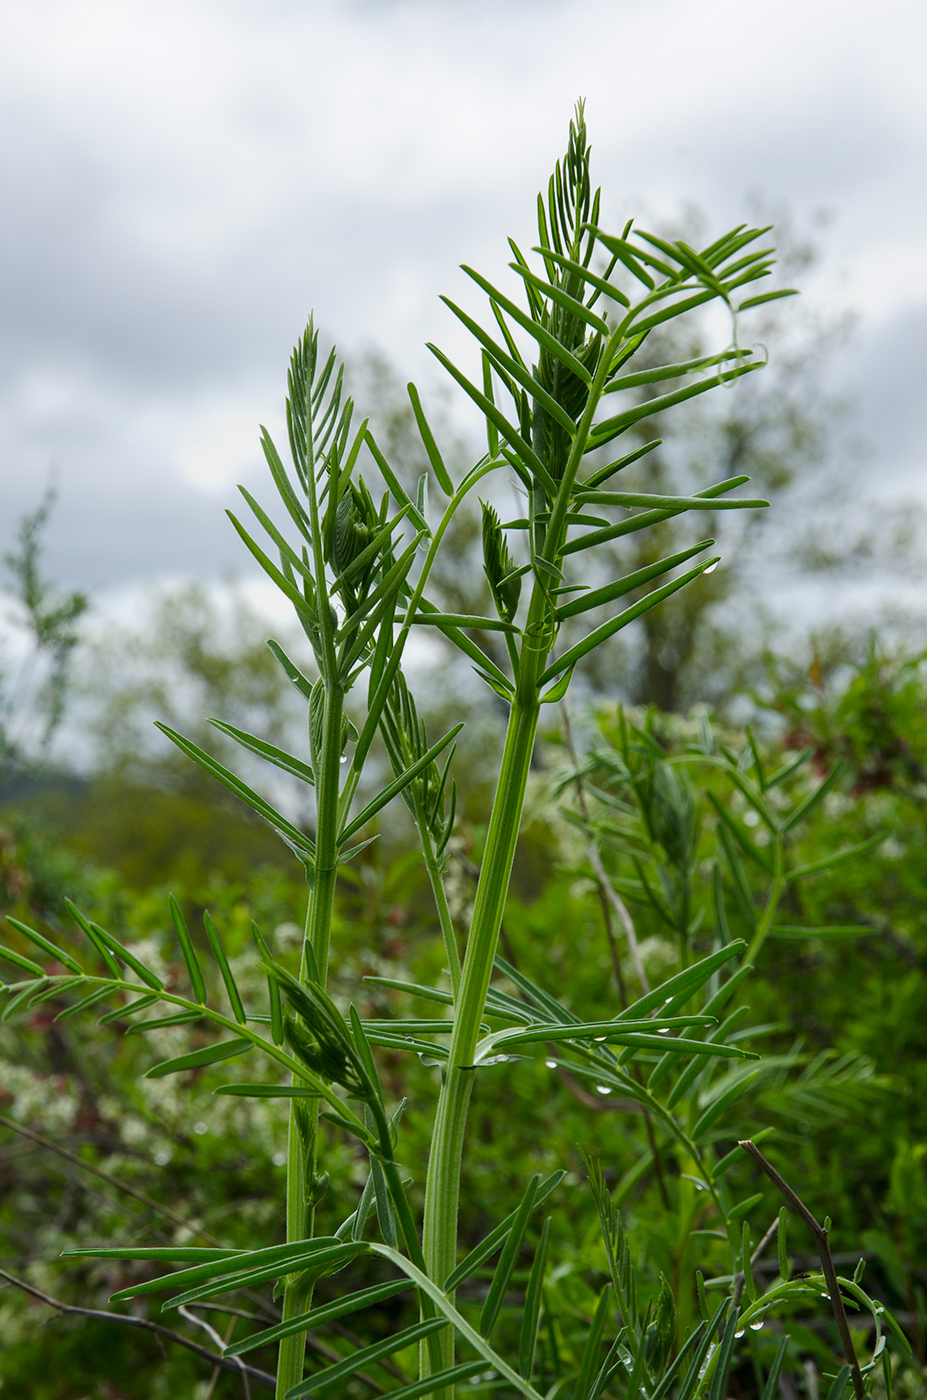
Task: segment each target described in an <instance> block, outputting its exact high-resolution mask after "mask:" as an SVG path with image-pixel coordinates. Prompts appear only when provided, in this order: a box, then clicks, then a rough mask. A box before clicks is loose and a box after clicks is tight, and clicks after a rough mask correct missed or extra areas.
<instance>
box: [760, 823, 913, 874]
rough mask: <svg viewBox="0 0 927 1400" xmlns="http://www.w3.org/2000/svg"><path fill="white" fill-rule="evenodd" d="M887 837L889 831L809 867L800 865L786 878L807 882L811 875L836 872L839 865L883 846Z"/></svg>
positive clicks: (837, 852)
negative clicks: (825, 871)
mask: <svg viewBox="0 0 927 1400" xmlns="http://www.w3.org/2000/svg"><path fill="white" fill-rule="evenodd" d="M887 837H888V832H887V831H883V832H880V833H879V835H878V836H870V837H869V839H868V841H860V843H859V845H858V846H849V847H848V848H847V849H846V850H845V851H836V852H835V853H834V854H833V855H832V856H822V857H821V859H820V860H813V861H811V862H810V864H808V865H798V866H796V867H795V869H794V870H789V871H787V872H786V877H785V878H786V879H787V880H807V879H808V877H809V875H820V874H821V872H822V871H824V870H834V869H836V867H837V866H838V865H846V863H847V861H851V860H857V859H858V858H859V857H860V856H865V855H868V854H869V852H870V851H874V850H875V848H876V846H881V844H882V842H883V841H885V840H886V839H887Z"/></svg>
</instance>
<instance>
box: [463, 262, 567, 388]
mask: <svg viewBox="0 0 927 1400" xmlns="http://www.w3.org/2000/svg"><path fill="white" fill-rule="evenodd" d="M461 271H463V272H465V273H466V274H467V276H468V277H472V279H473V281H474V282H475V283H476V285H477V286H478V287H481V288H482V290H483V291H484V292H485V293H486V295H487V296H488V297H489V298H490V299H491V300H492V301H494V302H495V303H496V305H497V306H498V307H500V308H501V309H502V310H503V311H506V312H507V313H508V314H509V316H511V318H512V320H513V321H517V323H518V324H519V325H520V326H521V328H522V330H526V331H527V332H528V334H529V335H530V336H531V338H532V339H533V340H536V341H537V343H538V344H539V345H541V346H543V348H544V349H545V350H549V351H550V353H551V354H552V355H553V357H554V359H556V360H559V361H560V363H561V364H563V365H566V367H567V369H568V370H570V371H571V372H572V373H573V374H575V375H576V377H577V379H581V380H582V382H583V383H584V384H586V385H588V386H590V387H591V385H592V375H591V374H590V373H589V371H588V369H587V368H586V366H585V365H584V364H583V363H582V361H581V360H578V359H577V358H576V356H575V355H573V354H572V353H571V352H570V351H569V350H568V349H567V347H566V346H565V345H561V344H560V341H559V340H558V339H557V337H556V336H555V335H552V334H551V333H550V331H549V330H547V328H546V327H545V326H542V325H540V324H539V323H538V322H537V321H534V320H532V318H531V317H530V316H528V315H526V313H525V312H524V311H522V309H521V307H520V306H516V304H515V302H514V301H511V300H510V299H509V298H508V297H507V296H504V295H503V294H502V292H499V291H497V290H496V288H495V287H494V286H493V285H492V283H491V282H487V280H486V278H485V277H481V276H480V274H479V273H478V272H474V270H473V268H472V267H467V266H466V264H463V265H462V266H461Z"/></svg>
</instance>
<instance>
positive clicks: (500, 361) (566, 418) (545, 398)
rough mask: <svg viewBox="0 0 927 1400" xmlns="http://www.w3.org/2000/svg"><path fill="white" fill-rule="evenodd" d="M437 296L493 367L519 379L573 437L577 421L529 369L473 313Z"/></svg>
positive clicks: (517, 380) (528, 391) (527, 390)
mask: <svg viewBox="0 0 927 1400" xmlns="http://www.w3.org/2000/svg"><path fill="white" fill-rule="evenodd" d="M440 300H441V301H443V302H444V305H445V306H446V307H447V308H448V310H450V311H453V313H454V315H455V316H456V317H457V319H458V320H459V321H462V322H463V324H464V325H465V326H466V327H467V330H468V331H469V332H470V333H471V335H472V336H473V337H474V338H475V339H476V340H478V341H479V342H480V344H481V345H482V346H483V347H484V349H485V352H486V354H488V355H489V356H490V358H491V360H492V361H493V363H494V365H495V366H496V368H497V369H498V370H500V371H501V372H502V373H504V374H508V375H511V377H512V379H514V380H515V381H516V382H517V383H519V384H520V385H521V387H522V388H523V389H524V390H526V392H527V393H529V394H530V395H531V396H532V397H533V398H536V399H537V401H538V403H540V404H543V406H544V408H545V409H546V411H547V412H548V413H549V414H550V415H551V417H552V418H555V419H556V421H557V422H558V423H559V424H560V426H561V428H563V430H564V432H566V433H569V434H570V436H571V437H572V435H573V433H575V432H576V424H575V423H574V421H573V419H572V418H571V417H570V415H569V414H568V413H567V412H566V410H565V409H564V408H563V407H562V406H561V405H560V404H559V403H558V402H557V400H556V399H555V398H554V397H553V395H552V394H549V393H548V392H547V390H546V389H545V388H544V387H543V385H542V384H539V383H538V381H537V380H536V379H535V378H533V376H532V375H531V374H530V373H529V372H528V370H527V369H525V368H524V366H523V365H521V364H519V362H518V360H516V359H514V358H513V357H512V356H511V355H509V354H507V353H506V351H505V350H503V349H502V346H501V345H499V344H498V343H497V342H496V341H495V340H493V338H492V336H491V335H489V334H488V333H487V332H486V331H484V330H483V328H482V326H481V325H480V324H479V322H478V321H474V319H473V317H472V316H468V315H467V313H466V312H465V311H462V310H461V309H460V307H459V306H457V305H456V303H455V302H453V301H451V300H450V298H449V297H444V296H442V297H441V298H440Z"/></svg>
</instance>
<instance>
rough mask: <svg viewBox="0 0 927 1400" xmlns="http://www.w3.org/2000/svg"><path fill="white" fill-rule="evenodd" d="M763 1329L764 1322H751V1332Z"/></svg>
mask: <svg viewBox="0 0 927 1400" xmlns="http://www.w3.org/2000/svg"><path fill="white" fill-rule="evenodd" d="M762 1330H763V1324H762V1322H751V1323H750V1331H751V1332H762Z"/></svg>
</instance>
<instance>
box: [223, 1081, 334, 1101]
mask: <svg viewBox="0 0 927 1400" xmlns="http://www.w3.org/2000/svg"><path fill="white" fill-rule="evenodd" d="M213 1093H214V1094H231V1095H232V1097H233V1098H239V1099H319V1098H321V1097H322V1096H321V1094H318V1093H316V1091H315V1089H308V1088H306V1087H305V1086H304V1085H300V1084H220V1085H219V1087H218V1088H216V1089H213Z"/></svg>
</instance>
